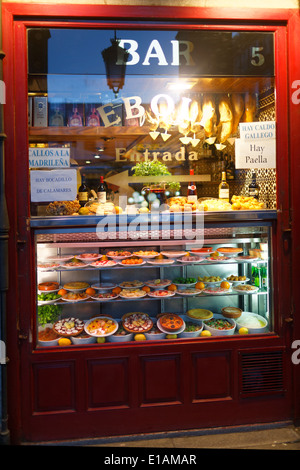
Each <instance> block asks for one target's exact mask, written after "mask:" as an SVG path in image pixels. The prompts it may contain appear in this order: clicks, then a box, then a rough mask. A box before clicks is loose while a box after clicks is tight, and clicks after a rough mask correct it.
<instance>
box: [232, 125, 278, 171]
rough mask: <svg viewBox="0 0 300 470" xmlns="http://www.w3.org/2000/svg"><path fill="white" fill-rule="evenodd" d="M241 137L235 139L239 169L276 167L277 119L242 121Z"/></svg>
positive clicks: (236, 164) (236, 161)
mask: <svg viewBox="0 0 300 470" xmlns="http://www.w3.org/2000/svg"><path fill="white" fill-rule="evenodd" d="M239 127H240V138H239V139H236V140H235V166H236V168H237V169H251V168H256V169H263V168H276V123H275V121H261V122H242V123H240V124H239Z"/></svg>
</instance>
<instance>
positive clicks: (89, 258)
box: [76, 253, 102, 263]
mask: <svg viewBox="0 0 300 470" xmlns="http://www.w3.org/2000/svg"><path fill="white" fill-rule="evenodd" d="M86 255H88V253H86ZM94 255H95V256H85V253H82V254H81V255H76V258H77V259H79V260H80V261H83V262H84V263H90V262H91V261H96V260H97V259H99V258H101V256H102V255H100V254H98V253H94Z"/></svg>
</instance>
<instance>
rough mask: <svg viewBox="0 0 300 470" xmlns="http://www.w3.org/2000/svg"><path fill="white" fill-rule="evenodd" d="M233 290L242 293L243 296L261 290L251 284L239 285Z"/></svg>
mask: <svg viewBox="0 0 300 470" xmlns="http://www.w3.org/2000/svg"><path fill="white" fill-rule="evenodd" d="M232 290H234V291H235V292H240V293H242V294H254V293H255V292H257V291H258V290H259V289H258V287H256V286H252V285H251V284H239V285H237V286H233V288H232Z"/></svg>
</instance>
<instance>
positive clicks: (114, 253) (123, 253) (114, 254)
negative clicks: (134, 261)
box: [106, 250, 132, 260]
mask: <svg viewBox="0 0 300 470" xmlns="http://www.w3.org/2000/svg"><path fill="white" fill-rule="evenodd" d="M106 256H108V257H109V258H112V259H117V260H119V259H125V258H129V257H130V256H132V253H131V252H130V251H127V250H110V251H108V252H107V253H106Z"/></svg>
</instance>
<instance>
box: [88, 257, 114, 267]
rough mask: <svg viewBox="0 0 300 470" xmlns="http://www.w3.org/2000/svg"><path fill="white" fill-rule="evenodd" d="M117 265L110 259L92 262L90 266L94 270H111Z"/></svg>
mask: <svg viewBox="0 0 300 470" xmlns="http://www.w3.org/2000/svg"><path fill="white" fill-rule="evenodd" d="M116 265H117V262H116V261H114V260H112V259H98V260H97V261H93V262H92V263H91V264H90V266H93V267H94V268H112V267H114V266H116Z"/></svg>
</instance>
